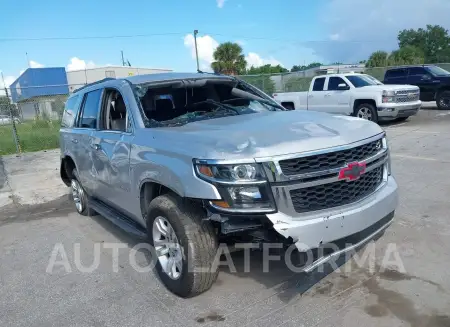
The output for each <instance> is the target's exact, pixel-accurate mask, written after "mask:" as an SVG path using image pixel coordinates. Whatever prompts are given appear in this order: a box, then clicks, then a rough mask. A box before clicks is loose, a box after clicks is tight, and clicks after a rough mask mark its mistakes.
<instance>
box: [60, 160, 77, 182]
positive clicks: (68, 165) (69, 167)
mask: <svg viewBox="0 0 450 327" xmlns="http://www.w3.org/2000/svg"><path fill="white" fill-rule="evenodd" d="M76 168H77V166H76V164H75V161H74V160H73V158H72V156H71V155H65V156H64V157H63V158H62V159H61V165H60V168H59V171H60V176H61V180H62V181H63V183H64V184H66V186H70V181H71V180H72V178H73V175H72V172H73V170H74V169H76Z"/></svg>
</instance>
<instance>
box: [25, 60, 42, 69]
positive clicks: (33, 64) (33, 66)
mask: <svg viewBox="0 0 450 327" xmlns="http://www.w3.org/2000/svg"><path fill="white" fill-rule="evenodd" d="M28 64H29V65H30V68H42V67H44V65H43V64H40V63H38V62H37V61H34V60H30V61H29V63H28Z"/></svg>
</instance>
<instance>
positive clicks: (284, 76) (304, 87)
mask: <svg viewBox="0 0 450 327" xmlns="http://www.w3.org/2000/svg"><path fill="white" fill-rule="evenodd" d="M435 65H436V66H439V67H441V68H443V69H445V70H447V71H450V63H440V64H435ZM333 66H335V67H334V69H333V72H335V73H349V72H351V71H354V72H361V73H365V74H369V75H371V76H373V77H375V78H377V79H378V80H380V81H383V79H384V74H385V72H386V70H387V69H389V68H394V67H397V66H388V67H374V68H362V69H354V68H352V67H351V66H352V65H341V68H339V66H337V65H333ZM349 66H350V67H349ZM354 66H357V65H354ZM325 71H326V69H324V68H323V67H317V68H316V69H308V70H306V71H299V72H293V73H281V74H262V75H240V76H237V77H239V78H240V79H242V80H244V81H246V82H248V83H250V84H253V85H254V86H256V87H258V88H260V89H261V90H263V91H264V92H265V93H267V94H269V95H272V94H273V93H275V92H302V91H308V89H309V85H310V83H311V80H312V79H313V77H314V76H317V75H321V74H324V72H325Z"/></svg>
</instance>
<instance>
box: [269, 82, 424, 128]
mask: <svg viewBox="0 0 450 327" xmlns="http://www.w3.org/2000/svg"><path fill="white" fill-rule="evenodd" d="M273 97H274V99H275V100H276V101H278V102H279V103H281V104H282V105H283V106H284V107H285V108H287V109H291V110H294V109H303V110H314V111H322V112H328V113H332V114H343V115H352V116H356V117H359V118H363V119H367V120H371V121H374V122H378V121H380V120H406V119H407V118H408V117H409V116H412V115H415V114H416V113H417V112H418V111H419V109H420V106H421V105H422V102H421V101H420V100H419V97H420V90H419V88H418V87H417V86H413V85H384V84H383V83H381V82H380V81H379V80H377V79H376V78H374V77H372V76H370V75H366V74H355V73H350V74H329V75H323V76H316V77H314V78H313V80H312V81H311V85H310V86H309V91H307V92H287V93H274V94H273Z"/></svg>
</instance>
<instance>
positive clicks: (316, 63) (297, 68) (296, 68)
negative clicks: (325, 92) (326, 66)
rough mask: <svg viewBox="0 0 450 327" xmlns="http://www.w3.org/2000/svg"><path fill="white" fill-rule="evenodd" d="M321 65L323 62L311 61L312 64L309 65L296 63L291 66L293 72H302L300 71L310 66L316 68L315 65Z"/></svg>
mask: <svg viewBox="0 0 450 327" xmlns="http://www.w3.org/2000/svg"><path fill="white" fill-rule="evenodd" d="M320 66H322V63H320V62H312V63H310V64H308V65H307V66H304V65H301V66H300V65H299V66H297V65H294V66H292V68H291V72H300V71H303V70H306V69H310V68H315V67H320Z"/></svg>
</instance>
